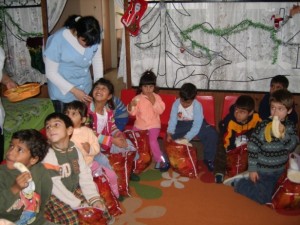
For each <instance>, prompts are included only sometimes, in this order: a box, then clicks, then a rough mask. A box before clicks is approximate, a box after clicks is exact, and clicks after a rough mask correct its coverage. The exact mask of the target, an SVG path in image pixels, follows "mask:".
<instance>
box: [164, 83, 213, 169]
mask: <svg viewBox="0 0 300 225" xmlns="http://www.w3.org/2000/svg"><path fill="white" fill-rule="evenodd" d="M196 95H197V88H196V86H195V85H193V84H191V83H185V84H183V85H182V87H181V88H180V90H179V98H178V99H176V101H175V102H174V103H173V106H172V110H171V115H170V120H169V125H168V129H167V141H171V140H175V139H181V138H184V139H186V140H187V141H191V140H192V139H193V138H194V137H198V138H199V139H200V142H201V143H202V144H203V147H204V163H205V165H206V166H207V168H208V170H209V171H213V170H214V159H215V153H216V150H217V142H218V134H217V131H216V130H215V128H213V127H211V126H210V125H209V124H207V122H206V121H205V119H204V116H203V109H202V105H201V104H200V103H199V102H198V101H197V100H196V99H195V98H196Z"/></svg>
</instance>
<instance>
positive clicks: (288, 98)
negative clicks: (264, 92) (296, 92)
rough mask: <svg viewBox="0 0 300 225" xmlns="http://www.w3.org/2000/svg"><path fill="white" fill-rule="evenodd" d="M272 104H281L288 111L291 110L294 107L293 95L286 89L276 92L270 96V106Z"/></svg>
mask: <svg viewBox="0 0 300 225" xmlns="http://www.w3.org/2000/svg"><path fill="white" fill-rule="evenodd" d="M271 102H278V103H281V104H283V105H284V106H285V107H286V108H287V110H290V109H292V108H293V106H294V98H293V94H292V93H291V92H289V91H288V90H286V89H280V90H277V91H274V92H273V93H272V95H271V96H270V104H271Z"/></svg>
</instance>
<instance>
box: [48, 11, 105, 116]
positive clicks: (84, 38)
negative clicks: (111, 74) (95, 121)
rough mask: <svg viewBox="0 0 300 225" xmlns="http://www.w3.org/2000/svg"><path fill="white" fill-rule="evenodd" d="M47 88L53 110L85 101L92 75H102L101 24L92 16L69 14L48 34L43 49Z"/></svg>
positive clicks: (97, 77) (95, 78) (90, 86)
mask: <svg viewBox="0 0 300 225" xmlns="http://www.w3.org/2000/svg"><path fill="white" fill-rule="evenodd" d="M44 61H45V67H46V77H47V79H48V92H49V96H50V98H51V100H52V102H53V105H54V108H55V111H56V112H63V108H64V104H65V103H69V102H71V101H73V100H79V101H82V102H84V103H86V104H87V103H89V102H90V101H92V98H91V97H90V96H89V95H88V94H89V92H90V91H91V88H92V83H93V80H92V76H91V73H90V66H91V65H92V66H93V78H94V80H95V81H96V80H98V79H99V78H101V77H103V62H102V53H101V28H100V25H99V22H98V20H97V19H96V18H94V17H93V16H84V17H80V16H77V15H73V16H70V17H69V18H68V19H67V21H66V22H65V24H64V27H63V28H61V29H60V30H58V31H57V32H55V33H54V34H53V35H51V36H50V37H49V38H48V41H47V44H46V48H45V51H44Z"/></svg>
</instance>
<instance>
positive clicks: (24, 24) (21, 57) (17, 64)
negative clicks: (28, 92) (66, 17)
mask: <svg viewBox="0 0 300 225" xmlns="http://www.w3.org/2000/svg"><path fill="white" fill-rule="evenodd" d="M31 1H32V0H28V1H27V2H28V4H30V2H31ZM66 1H67V0H47V9H48V28H49V31H51V30H52V29H53V27H54V26H55V24H56V23H57V21H58V19H59V17H60V15H61V13H62V11H63V9H64V6H65V4H66ZM7 12H8V13H9V14H10V15H11V17H12V19H13V21H14V22H16V23H17V24H19V25H20V28H21V29H22V30H24V31H26V32H29V33H42V32H43V22H42V13H41V8H40V7H29V8H25V7H24V8H8V9H7ZM4 22H5V26H3V27H2V29H4V30H5V33H6V37H5V40H4V46H3V47H4V50H5V52H6V66H5V69H6V70H7V71H8V73H9V74H10V75H11V76H12V79H13V80H15V81H16V82H17V83H18V84H20V85H21V84H24V83H27V82H38V83H41V84H43V83H45V82H46V80H47V79H46V77H45V75H44V74H41V73H40V72H39V71H38V70H36V69H34V68H32V67H31V58H30V55H29V51H28V49H27V47H26V37H21V36H19V35H18V31H17V28H16V27H15V26H13V25H12V24H11V23H10V21H9V19H8V18H5V21H4Z"/></svg>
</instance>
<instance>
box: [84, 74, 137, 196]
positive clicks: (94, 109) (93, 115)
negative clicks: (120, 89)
mask: <svg viewBox="0 0 300 225" xmlns="http://www.w3.org/2000/svg"><path fill="white" fill-rule="evenodd" d="M113 94H114V86H113V84H112V83H111V82H110V81H109V80H106V79H104V78H100V79H99V80H98V81H96V82H95V84H94V85H93V88H92V91H91V95H92V98H93V102H91V103H90V105H89V106H88V115H89V117H90V118H89V119H90V121H89V125H90V127H91V128H92V129H93V130H94V131H95V132H96V134H97V138H98V142H99V144H100V147H101V152H103V153H105V154H107V155H108V154H114V153H125V152H128V151H134V154H137V153H136V149H135V148H134V147H133V144H132V143H131V142H130V141H129V140H126V138H125V136H124V134H123V133H122V132H121V131H120V130H119V129H118V128H117V126H116V124H115V119H114V112H113V110H114V103H113ZM100 156H101V154H98V155H97V156H96V157H95V160H96V161H97V162H99V164H103V162H102V160H101V158H100ZM137 157H138V156H136V158H137ZM131 163H133V162H131ZM112 166H113V165H112ZM114 170H115V172H116V173H117V175H118V177H120V174H118V171H116V168H115V167H114ZM122 170H123V171H124V168H122ZM129 172H130V171H129ZM130 179H131V180H135V181H137V180H139V177H138V176H137V175H134V174H131V176H130ZM119 186H120V185H119ZM127 186H128V184H127ZM119 191H120V195H123V192H122V191H121V190H120V189H119Z"/></svg>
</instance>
